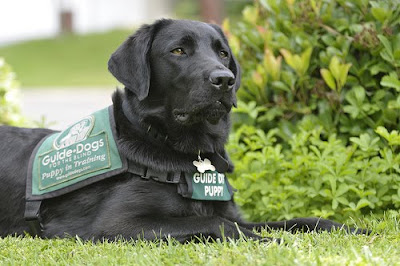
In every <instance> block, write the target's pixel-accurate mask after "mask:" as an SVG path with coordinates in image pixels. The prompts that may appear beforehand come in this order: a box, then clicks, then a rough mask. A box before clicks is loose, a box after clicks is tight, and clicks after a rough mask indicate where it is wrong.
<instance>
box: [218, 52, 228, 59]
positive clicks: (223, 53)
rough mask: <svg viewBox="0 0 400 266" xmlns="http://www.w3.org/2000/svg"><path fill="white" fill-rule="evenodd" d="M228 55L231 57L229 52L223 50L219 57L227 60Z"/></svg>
mask: <svg viewBox="0 0 400 266" xmlns="http://www.w3.org/2000/svg"><path fill="white" fill-rule="evenodd" d="M228 55H229V54H228V52H227V51H224V50H222V51H220V52H219V56H220V57H221V58H227V57H228Z"/></svg>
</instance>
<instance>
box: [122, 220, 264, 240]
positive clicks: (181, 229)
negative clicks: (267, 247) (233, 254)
mask: <svg viewBox="0 0 400 266" xmlns="http://www.w3.org/2000/svg"><path fill="white" fill-rule="evenodd" d="M134 231H135V232H136V234H135V235H134V236H129V237H133V238H139V239H142V238H143V239H146V240H155V239H160V238H167V237H172V238H174V239H176V240H177V241H179V242H181V243H185V242H187V241H191V240H193V239H210V238H211V239H214V240H216V239H223V238H224V237H227V238H228V237H229V238H232V239H239V238H240V236H241V234H242V235H243V236H245V237H247V238H249V239H254V240H262V241H266V240H271V239H265V238H262V237H260V236H259V235H256V234H254V233H253V232H251V230H249V229H246V228H243V227H240V226H239V225H237V224H235V223H233V222H231V221H229V220H227V219H224V218H222V217H219V216H211V217H198V216H190V217H163V218H159V217H157V218H155V217H141V218H140V219H139V220H138V221H135V230H134ZM125 237H126V236H125Z"/></svg>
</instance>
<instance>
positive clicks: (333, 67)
mask: <svg viewBox="0 0 400 266" xmlns="http://www.w3.org/2000/svg"><path fill="white" fill-rule="evenodd" d="M329 70H330V71H331V73H332V76H333V77H334V78H335V80H337V81H338V80H340V62H339V58H338V57H337V56H333V57H332V58H331V62H330V63H329Z"/></svg>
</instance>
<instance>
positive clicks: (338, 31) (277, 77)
mask: <svg viewBox="0 0 400 266" xmlns="http://www.w3.org/2000/svg"><path fill="white" fill-rule="evenodd" d="M399 24H400V2H399V1H391V0H382V1H368V0H351V1H350V0H335V1H330V0H256V1H255V2H254V4H253V5H251V6H248V7H246V8H245V9H244V11H243V19H242V21H241V22H239V23H238V24H237V25H235V26H231V25H229V22H228V21H227V22H226V23H225V25H224V27H225V30H226V31H227V35H228V38H229V40H230V43H231V46H232V48H233V51H234V52H235V54H236V55H237V57H238V60H239V62H240V63H241V66H242V70H243V75H242V87H241V89H240V90H239V92H238V95H239V99H240V104H239V108H238V109H237V110H236V111H235V114H234V120H235V125H234V127H235V129H236V133H235V134H233V135H232V137H231V142H230V149H231V154H233V159H234V161H235V163H236V166H237V167H236V174H235V175H234V176H233V180H234V184H235V185H236V186H237V188H238V189H239V192H238V195H237V197H236V198H237V199H236V200H237V201H238V203H239V204H240V205H242V207H243V209H244V211H245V212H246V213H247V214H248V215H249V216H251V218H253V219H266V218H268V219H281V218H291V217H295V216H307V215H316V216H322V217H331V218H337V219H343V218H348V217H350V216H351V217H357V216H360V215H361V214H366V213H369V212H371V211H372V212H376V213H382V211H384V210H386V209H392V208H398V207H399V204H400V202H399V197H400V175H399V174H400V168H399V162H400V161H399V160H400V158H399V156H398V151H399V150H398V144H399V143H397V142H396V141H397V140H398V137H399V135H398V132H397V131H396V130H398V129H399V124H400V112H399V111H400V94H399V92H400V80H399V75H400V25H399ZM389 132H390V133H389ZM244 188H246V190H245V189H244Z"/></svg>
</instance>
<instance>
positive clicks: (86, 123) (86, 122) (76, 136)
mask: <svg viewBox="0 0 400 266" xmlns="http://www.w3.org/2000/svg"><path fill="white" fill-rule="evenodd" d="M93 126H94V116H87V117H85V118H83V119H81V120H80V121H78V122H77V123H75V124H73V125H72V126H70V127H68V128H67V129H65V130H64V131H62V132H60V134H59V135H58V137H57V138H56V139H55V140H54V142H53V146H54V148H56V149H57V150H59V149H62V148H66V147H68V146H71V145H74V144H76V143H78V142H81V141H83V140H85V139H86V138H87V137H88V136H89V134H90V132H91V131H92V129H93Z"/></svg>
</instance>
